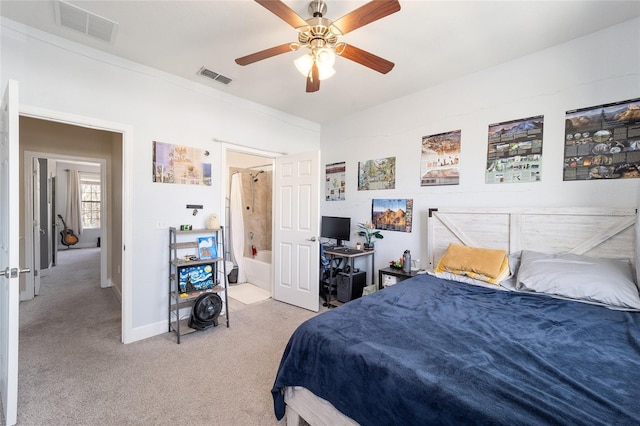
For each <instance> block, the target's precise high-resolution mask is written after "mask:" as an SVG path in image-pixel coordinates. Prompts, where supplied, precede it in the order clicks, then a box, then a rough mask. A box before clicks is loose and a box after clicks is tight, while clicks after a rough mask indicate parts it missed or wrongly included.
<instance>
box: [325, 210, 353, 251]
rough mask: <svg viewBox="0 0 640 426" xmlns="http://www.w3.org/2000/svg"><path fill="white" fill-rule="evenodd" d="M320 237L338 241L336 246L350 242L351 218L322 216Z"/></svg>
mask: <svg viewBox="0 0 640 426" xmlns="http://www.w3.org/2000/svg"><path fill="white" fill-rule="evenodd" d="M320 236H321V237H324V238H331V239H334V240H336V245H337V246H341V245H342V242H343V241H349V237H350V236H351V218H350V217H335V216H322V221H321V226H320Z"/></svg>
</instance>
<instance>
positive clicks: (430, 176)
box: [420, 130, 461, 186]
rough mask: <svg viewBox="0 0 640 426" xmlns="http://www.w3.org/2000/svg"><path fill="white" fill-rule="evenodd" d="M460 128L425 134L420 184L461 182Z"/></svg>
mask: <svg viewBox="0 0 640 426" xmlns="http://www.w3.org/2000/svg"><path fill="white" fill-rule="evenodd" d="M460 135H461V131H460V130H454V131H452V132H447V133H440V134H437V135H431V136H424V137H423V138H422V156H421V160H420V186H434V185H458V183H460V164H459V163H460Z"/></svg>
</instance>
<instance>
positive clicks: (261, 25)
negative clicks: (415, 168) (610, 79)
mask: <svg viewBox="0 0 640 426" xmlns="http://www.w3.org/2000/svg"><path fill="white" fill-rule="evenodd" d="M326 1H327V7H328V11H327V13H326V14H325V17H326V18H329V19H331V20H336V19H337V18H339V17H341V16H343V15H345V14H346V13H348V12H350V11H351V10H353V9H355V8H357V7H359V6H361V5H363V4H365V3H366V2H367V1H366V0H364V1H363V0H353V1H337V0H326ZM284 2H285V3H286V4H287V5H288V6H289V7H291V8H292V9H293V10H295V11H296V12H297V13H298V14H299V15H300V16H302V17H303V18H305V19H306V18H308V17H309V14H308V12H307V6H308V4H309V2H308V1H298V0H296V1H291V0H285V1H284ZM69 3H71V4H73V5H76V6H79V7H81V8H83V9H86V10H88V11H90V12H93V13H96V14H98V15H100V16H102V17H105V18H108V19H110V20H113V21H116V22H117V23H118V24H119V28H118V32H117V34H116V37H115V40H114V41H113V42H112V43H108V42H104V41H101V40H98V39H94V38H91V37H89V36H85V35H84V34H81V33H79V32H76V31H74V30H71V29H68V28H64V27H60V26H58V25H56V23H55V17H54V2H53V0H44V1H34V0H31V1H27V0H20V1H11V0H1V1H0V15H2V16H4V17H6V18H9V19H11V20H13V21H17V22H20V23H24V24H27V25H29V26H31V27H35V28H37V29H39V30H43V31H46V32H49V33H53V34H55V35H58V36H60V37H64V38H67V39H69V40H72V41H75V42H78V43H82V44H85V45H87V46H91V47H93V48H96V49H99V50H102V51H104V52H108V53H111V54H113V55H117V56H121V57H123V58H126V59H129V60H132V61H135V62H138V63H141V64H144V65H147V66H150V67H153V68H157V69H159V70H162V71H166V72H168V73H171V74H175V75H179V76H181V77H184V78H186V79H189V80H192V81H195V82H199V83H202V84H204V85H208V86H210V87H214V88H216V89H219V90H221V91H224V92H227V93H230V94H233V95H236V96H239V97H241V98H245V99H248V100H251V101H255V102H258V103H260V104H263V105H268V106H270V107H273V108H275V109H278V110H281V111H285V112H288V113H291V114H294V115H297V116H300V117H303V118H306V119H309V120H311V121H314V122H318V123H324V122H327V121H330V120H332V119H335V118H336V117H340V116H343V115H348V114H350V113H352V112H355V111H359V110H362V109H366V108H368V107H371V106H373V105H377V104H380V103H383V102H386V101H389V100H392V99H395V98H398V97H401V96H404V95H407V94H410V93H412V92H415V91H419V90H422V89H425V88H428V87H430V86H434V85H437V84H440V83H442V82H445V81H447V80H450V79H454V78H457V77H459V76H462V75H466V74H470V73H473V72H476V71H479V70H482V69H485V68H488V67H491V66H493V65H496V64H500V63H503V62H507V61H510V60H512V59H515V58H518V57H521V56H524V55H527V54H530V53H532V52H536V51H539V50H542V49H545V48H547V47H550V46H553V45H557V44H560V43H564V42H566V41H568V40H572V39H575V38H578V37H581V36H584V35H586V34H590V33H593V32H596V31H598V30H601V29H603V28H606V27H609V26H611V25H615V24H617V23H620V22H623V21H626V20H629V19H633V18H635V17H637V16H640V0H636V1H609V0H601V1H593V0H590V1H560V0H556V1H517V0H512V1H455V0H448V1H428V0H400V4H401V7H402V9H401V10H400V11H399V12H397V13H395V14H393V15H389V16H387V17H385V18H383V19H381V20H379V21H376V22H373V23H371V24H369V25H367V26H364V27H362V28H359V29H357V30H355V31H353V32H351V33H349V34H347V35H345V36H343V37H342V38H341V39H340V40H341V41H344V42H346V43H347V44H352V45H354V46H356V47H359V48H361V49H364V50H367V51H369V52H371V53H374V54H376V55H378V56H381V57H383V58H385V59H388V60H390V61H392V62H394V63H395V64H396V65H395V68H394V69H393V70H392V71H391V72H390V73H388V74H386V75H383V74H379V73H377V72H375V71H373V70H371V69H369V68H366V67H364V66H362V65H359V64H357V63H355V62H352V61H349V60H346V59H344V58H338V59H337V61H336V65H335V69H336V71H337V73H336V75H335V76H333V77H332V78H331V79H329V80H325V81H323V82H322V83H321V86H320V91H319V92H316V93H306V92H305V78H304V77H303V76H302V75H301V74H299V73H298V71H297V70H296V69H295V67H294V65H293V60H294V59H296V58H297V57H298V56H301V53H300V52H292V53H286V54H282V55H279V56H276V57H272V58H269V59H266V60H263V61H260V62H256V63H254V64H251V65H248V66H245V67H242V66H239V65H237V64H236V63H235V62H234V59H235V58H237V57H240V56H245V55H248V54H250V53H254V52H256V51H259V50H263V49H266V48H269V47H273V46H277V45H280V44H283V43H288V42H293V41H296V40H297V38H296V31H295V30H294V29H293V28H291V27H290V26H289V25H288V24H287V23H285V22H284V21H282V20H281V19H280V18H278V17H277V16H275V15H273V14H272V13H271V12H269V11H268V10H267V9H265V8H264V7H262V6H260V5H259V4H258V3H255V2H253V1H251V0H228V1H221V0H200V1H187V0H173V1H155V0H138V1H128V0H119V1H101V0H91V1H77V0H70V1H69ZM621 42H623V41H621ZM629 54H634V55H638V52H629ZM203 66H204V67H206V68H209V69H211V70H213V71H215V72H217V73H219V74H222V75H224V76H226V77H229V78H231V79H232V80H233V81H232V82H231V83H230V84H229V85H228V86H225V85H223V84H221V83H219V82H215V81H211V80H208V79H206V78H205V77H202V76H200V75H198V74H197V73H198V70H199V69H200V68H201V67H203Z"/></svg>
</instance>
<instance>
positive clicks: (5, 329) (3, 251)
mask: <svg viewBox="0 0 640 426" xmlns="http://www.w3.org/2000/svg"><path fill="white" fill-rule="evenodd" d="M1 114H2V118H1V120H2V123H1V126H2V135H1V137H0V393H1V394H2V409H3V411H4V415H5V419H6V424H7V425H14V424H16V421H17V414H18V413H17V411H18V324H19V316H18V308H19V302H20V294H19V293H20V281H19V276H20V273H21V272H22V271H21V270H20V267H19V266H18V262H19V260H20V257H19V254H18V238H19V232H18V226H19V218H18V214H19V211H20V209H19V205H20V201H19V198H18V146H19V145H18V141H19V139H18V82H17V81H13V80H10V81H9V83H8V84H7V89H6V90H5V93H4V97H3V98H2V111H1Z"/></svg>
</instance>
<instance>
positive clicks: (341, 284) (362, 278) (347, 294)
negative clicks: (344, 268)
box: [337, 271, 367, 303]
mask: <svg viewBox="0 0 640 426" xmlns="http://www.w3.org/2000/svg"><path fill="white" fill-rule="evenodd" d="M337 279H338V295H337V299H338V301H339V302H343V303H344V302H348V301H350V300H353V299H357V298H358V297H361V296H362V289H363V288H364V287H365V286H366V285H367V273H366V272H364V271H361V272H354V273H353V279H352V281H351V287H349V274H340V275H338V277H337Z"/></svg>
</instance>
